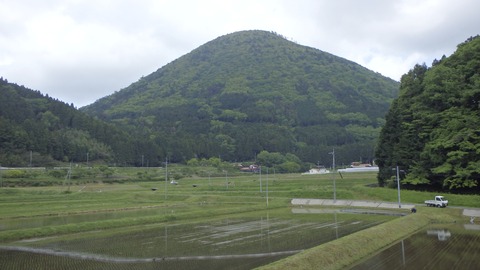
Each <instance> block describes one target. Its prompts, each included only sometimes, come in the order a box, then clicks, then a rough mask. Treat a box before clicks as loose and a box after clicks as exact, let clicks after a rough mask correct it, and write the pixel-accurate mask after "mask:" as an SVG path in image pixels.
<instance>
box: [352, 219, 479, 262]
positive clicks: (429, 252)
mask: <svg viewBox="0 0 480 270" xmlns="http://www.w3.org/2000/svg"><path fill="white" fill-rule="evenodd" d="M479 256H480V225H476V224H473V225H472V224H465V225H461V224H458V225H446V226H441V227H439V226H435V227H430V228H428V229H426V230H422V231H420V232H418V233H416V234H414V235H412V236H411V237H409V238H407V239H404V240H402V241H400V242H398V243H396V244H394V245H392V246H391V247H389V248H387V249H385V250H383V251H381V252H380V253H378V254H377V255H375V256H373V257H371V258H369V259H367V260H366V261H364V262H361V263H359V264H358V265H356V266H354V267H352V268H351V269H352V270H360V269H373V270H375V269H392V270H394V269H435V270H444V269H445V270H447V269H466V270H468V269H479V267H480V263H479V261H478V258H479Z"/></svg>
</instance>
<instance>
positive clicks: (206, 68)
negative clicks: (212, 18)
mask: <svg viewBox="0 0 480 270" xmlns="http://www.w3.org/2000/svg"><path fill="white" fill-rule="evenodd" d="M397 91H398V83H397V82H395V81H393V80H391V79H389V78H386V77H383V76H381V75H380V74H378V73H374V72H372V71H370V70H368V69H366V68H364V67H362V66H360V65H358V64H356V63H353V62H351V61H348V60H345V59H343V58H340V57H336V56H334V55H331V54H329V53H326V52H322V51H320V50H317V49H314V48H310V47H306V46H301V45H298V44H296V43H294V42H291V41H288V40H286V39H285V38H283V37H282V36H280V35H277V34H275V33H271V32H265V31H242V32H236V33H233V34H228V35H225V36H221V37H219V38H217V39H215V40H213V41H210V42H208V43H206V44H204V45H202V46H200V47H199V48H197V49H195V50H193V51H192V52H190V53H188V54H186V55H184V56H182V57H180V58H178V59H177V60H175V61H173V62H171V63H169V64H167V65H165V66H164V67H162V68H160V69H158V70H157V71H155V72H153V73H152V74H150V75H148V76H145V77H142V78H141V79H140V80H139V81H137V82H135V83H133V84H132V85H130V86H129V87H127V88H125V89H122V90H120V91H118V92H116V93H114V94H112V95H110V96H107V97H105V98H102V99H100V100H98V101H97V102H95V103H93V104H91V105H89V106H86V107H84V108H82V110H83V111H85V112H87V113H88V114H90V115H93V116H96V117H99V118H101V119H105V120H108V121H112V122H114V123H119V124H121V125H124V126H128V127H130V128H131V130H132V132H133V131H134V130H135V131H137V132H140V133H141V134H142V135H141V136H144V137H148V138H151V139H153V140H154V141H155V143H156V145H158V150H159V152H157V153H150V154H149V155H150V158H151V159H150V160H153V159H154V158H155V157H154V156H151V155H156V157H166V156H168V157H169V158H170V159H172V160H173V161H185V160H188V159H190V158H192V157H218V156H220V157H221V158H222V159H226V160H252V159H253V158H254V156H255V155H256V154H257V153H259V152H260V151H262V150H266V151H269V152H280V153H284V154H285V153H292V154H295V155H297V156H298V157H299V158H300V159H302V160H303V161H310V162H315V163H316V162H317V161H321V162H322V163H324V164H327V163H329V162H328V161H329V160H331V157H329V155H328V152H330V151H331V149H332V147H335V148H336V153H338V155H339V158H340V160H342V162H345V163H347V162H350V161H354V160H358V159H359V158H372V157H373V148H374V145H375V140H376V138H377V136H378V133H379V128H380V127H381V126H382V125H383V123H384V120H383V118H384V115H385V113H386V112H387V110H388V108H389V105H390V103H391V101H392V100H393V99H394V98H395V97H396V95H397ZM144 151H146V152H147V151H149V149H144Z"/></svg>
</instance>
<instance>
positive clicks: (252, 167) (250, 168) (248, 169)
mask: <svg viewBox="0 0 480 270" xmlns="http://www.w3.org/2000/svg"><path fill="white" fill-rule="evenodd" d="M240 171H241V172H253V173H258V172H260V166H258V165H256V164H251V165H250V166H247V167H241V168H240Z"/></svg>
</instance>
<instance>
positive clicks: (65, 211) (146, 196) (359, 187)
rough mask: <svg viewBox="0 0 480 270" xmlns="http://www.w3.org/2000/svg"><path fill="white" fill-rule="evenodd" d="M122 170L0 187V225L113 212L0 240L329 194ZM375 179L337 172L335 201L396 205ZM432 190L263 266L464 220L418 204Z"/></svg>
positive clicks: (318, 188)
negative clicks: (408, 208) (95, 177)
mask: <svg viewBox="0 0 480 270" xmlns="http://www.w3.org/2000/svg"><path fill="white" fill-rule="evenodd" d="M123 170H124V171H122V172H120V173H119V172H118V171H117V174H119V175H118V176H116V177H117V178H118V179H123V180H122V181H120V182H118V183H115V182H114V181H113V182H112V181H109V183H104V182H102V181H86V180H85V179H79V180H72V181H69V182H68V183H67V182H65V181H64V182H63V184H62V185H53V186H44V187H3V188H0V222H2V221H7V220H8V222H10V223H11V224H15V222H18V223H19V224H21V223H22V222H23V221H24V220H28V219H39V218H40V219H41V218H48V217H57V216H64V217H72V216H76V215H90V214H91V215H94V214H96V213H119V214H118V215H115V217H114V218H112V217H110V216H105V217H104V218H94V219H92V220H88V221H85V220H83V221H79V222H73V223H69V224H60V225H55V224H54V225H51V224H46V225H43V224H38V225H35V226H30V227H29V226H26V227H22V226H19V227H15V226H13V227H10V228H4V229H2V230H0V243H9V242H12V241H16V240H20V239H28V238H38V237H47V236H53V235H55V236H58V235H67V234H72V233H78V232H88V231H96V230H105V231H106V232H107V231H108V230H113V229H115V230H121V229H123V228H128V227H131V226H138V225H148V224H159V223H163V222H169V221H172V220H174V221H175V222H193V221H196V222H197V221H202V220H211V219H215V218H221V217H225V216H242V215H245V214H247V213H248V214H251V213H254V212H256V211H260V210H265V209H272V210H273V209H283V208H290V207H291V206H290V201H291V199H292V198H323V199H331V198H333V177H332V175H300V174H269V175H262V176H260V175H258V174H243V175H237V176H229V175H228V174H225V175H222V176H217V177H208V176H207V177H193V176H192V177H185V178H181V179H178V180H177V182H178V184H177V185H173V184H170V183H169V182H167V183H166V182H165V181H164V178H163V175H164V172H163V171H162V170H161V169H155V170H154V169H149V171H148V173H143V172H142V171H141V170H138V169H135V170H136V171H129V170H125V169H123ZM139 172H140V174H143V175H145V174H148V175H150V177H149V178H148V181H147V180H145V179H144V178H142V179H140V180H139V179H138V178H136V177H133V176H138V175H139ZM217 175H218V174H217ZM375 177H376V174H375V173H345V174H343V177H342V178H340V177H339V176H338V175H337V176H336V178H335V179H336V180H335V184H336V185H335V186H336V198H337V199H345V200H373V201H387V202H397V201H398V198H397V190H396V189H389V188H378V187H372V184H375V183H376V178H375ZM125 179H127V180H125ZM128 179H131V180H128ZM22 181H28V179H27V180H22ZM435 195H436V194H434V193H429V192H417V191H408V190H402V191H401V200H402V202H403V203H411V204H416V205H418V206H419V207H418V213H417V214H415V215H408V216H406V217H402V218H398V219H395V220H393V221H390V222H388V223H384V224H382V225H379V226H377V227H374V228H371V229H367V230H364V231H361V232H357V233H355V234H352V235H349V236H347V237H343V238H340V239H338V240H336V241H332V242H329V243H327V244H324V245H321V246H319V247H316V248H313V249H310V250H307V251H305V252H302V253H299V254H297V255H295V256H292V257H289V258H287V259H284V260H281V261H279V262H277V263H274V264H271V265H269V266H266V267H265V269H287V268H288V269H311V268H312V266H314V265H322V266H324V269H342V268H345V267H346V266H348V265H351V264H352V263H354V262H355V261H357V260H360V259H362V258H364V257H365V256H368V255H371V254H372V253H373V252H375V251H378V250H379V249H381V248H384V247H386V246H388V245H390V244H391V243H392V242H394V241H397V240H398V239H400V238H402V237H405V235H409V234H412V233H414V232H415V231H417V230H418V229H419V228H421V227H424V226H426V225H427V224H429V223H432V222H453V221H465V222H466V220H467V218H466V217H462V216H461V215H460V209H457V208H454V207H449V208H447V209H436V208H427V207H424V206H423V201H424V200H426V199H431V198H433V197H434V196H435ZM442 195H446V196H447V198H448V199H449V201H450V205H451V206H462V207H480V200H479V196H475V195H454V194H442ZM147 210H155V211H156V212H155V214H145V215H142V216H138V215H128V213H129V212H132V211H147ZM404 211H405V210H404ZM158 213H161V214H158ZM392 232H395V233H392ZM365 247H368V248H365ZM359 251H360V252H359Z"/></svg>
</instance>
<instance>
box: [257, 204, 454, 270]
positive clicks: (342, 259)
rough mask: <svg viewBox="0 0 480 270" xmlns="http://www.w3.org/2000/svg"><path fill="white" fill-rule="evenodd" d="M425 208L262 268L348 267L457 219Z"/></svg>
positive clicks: (445, 213)
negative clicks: (418, 233)
mask: <svg viewBox="0 0 480 270" xmlns="http://www.w3.org/2000/svg"><path fill="white" fill-rule="evenodd" d="M425 210H426V211H425V213H417V214H411V215H408V216H405V217H402V218H398V219H395V220H392V221H390V222H386V223H383V224H381V225H378V226H376V227H372V228H369V229H366V230H363V231H360V232H356V233H354V234H350V235H347V236H345V237H342V238H340V239H337V240H335V241H332V242H328V243H326V244H323V245H320V246H317V247H314V248H311V249H308V250H305V251H303V252H301V253H298V254H296V255H293V256H290V257H288V258H285V259H282V260H279V261H277V262H274V263H272V264H269V265H266V266H263V267H260V268H258V269H261V270H271V269H289V270H292V269H296V270H298V269H345V268H346V267H349V266H352V265H353V264H354V263H356V262H358V261H359V260H361V259H363V258H366V257H368V256H370V255H372V254H373V253H375V252H377V251H379V250H381V249H383V248H385V247H387V246H389V245H391V244H392V243H395V242H397V241H399V240H401V239H403V238H404V237H406V236H408V235H411V234H413V233H415V232H416V231H418V230H419V229H421V228H423V227H425V226H427V225H428V224H430V223H439V222H441V223H446V222H453V220H454V217H453V216H452V215H450V214H449V213H447V212H436V213H435V212H432V211H430V210H427V209H425Z"/></svg>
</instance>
